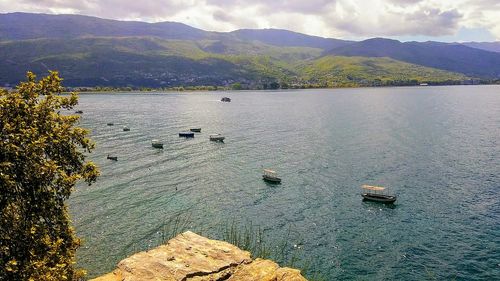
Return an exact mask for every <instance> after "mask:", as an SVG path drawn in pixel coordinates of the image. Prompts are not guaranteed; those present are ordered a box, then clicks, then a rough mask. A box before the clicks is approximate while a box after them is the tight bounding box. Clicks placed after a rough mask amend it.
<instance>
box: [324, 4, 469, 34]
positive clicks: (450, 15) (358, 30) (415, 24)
mask: <svg viewBox="0 0 500 281" xmlns="http://www.w3.org/2000/svg"><path fill="white" fill-rule="evenodd" d="M461 18H462V15H461V14H460V13H459V12H458V11H457V10H455V9H453V10H449V11H441V10H439V9H436V8H426V7H421V8H420V9H419V10H417V11H415V12H413V13H408V14H400V13H396V12H391V11H389V12H387V14H386V15H382V16H380V17H379V18H378V20H377V23H376V24H369V23H366V22H364V21H362V20H359V19H355V20H353V19H352V18H349V19H347V20H341V19H333V20H330V21H329V22H330V23H331V24H333V26H335V27H336V28H337V29H339V30H342V31H344V32H347V33H348V34H356V35H361V36H402V35H424V36H441V35H451V34H454V33H455V32H456V31H457V30H458V28H459V21H460V19H461Z"/></svg>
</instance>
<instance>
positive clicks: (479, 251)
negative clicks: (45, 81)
mask: <svg viewBox="0 0 500 281" xmlns="http://www.w3.org/2000/svg"><path fill="white" fill-rule="evenodd" d="M223 96H229V97H231V98H232V102H230V103H223V102H220V101H219V100H220V98H221V97H223ZM78 109H81V110H83V111H84V114H83V115H82V120H81V125H82V126H83V127H86V128H89V129H91V131H92V133H91V135H92V138H93V139H94V140H95V141H96V143H97V148H96V149H95V151H94V152H93V153H92V154H91V155H90V156H89V157H90V159H91V160H93V161H95V162H96V163H97V164H98V165H99V166H100V167H101V172H102V176H101V177H100V178H99V180H98V181H97V183H96V184H94V185H92V186H90V187H89V186H86V185H83V184H82V185H79V186H78V187H77V189H76V191H75V192H74V194H73V195H72V198H71V199H70V202H69V204H70V209H71V214H72V218H73V220H74V224H75V227H76V230H77V232H78V235H79V236H81V237H82V238H83V239H84V246H83V247H82V248H81V249H80V250H79V252H78V258H79V265H81V266H83V267H85V268H87V269H88V271H89V275H90V276H96V275H97V274H101V273H104V272H107V271H110V270H112V269H113V268H114V267H115V265H116V263H117V262H118V261H119V260H121V259H122V258H124V257H125V256H126V255H128V254H130V253H132V252H134V251H138V250H141V249H146V248H147V247H152V246H154V245H156V244H157V243H158V241H159V239H160V238H159V233H160V232H161V230H162V227H163V225H164V224H165V222H166V221H168V219H169V218H171V217H172V216H174V215H177V214H183V215H185V216H187V217H189V221H190V224H192V226H193V228H198V229H199V228H200V227H202V228H203V231H204V233H207V235H211V236H217V227H218V226H220V225H224V224H228V223H231V222H233V221H236V222H239V223H242V224H247V223H249V222H252V223H253V225H258V226H260V227H261V228H262V229H264V231H265V234H266V236H267V237H268V239H269V240H270V242H276V243H278V242H279V241H280V239H282V237H284V235H286V234H287V233H288V237H289V239H290V242H291V245H293V244H297V245H299V247H297V248H294V247H292V246H290V247H289V248H287V249H286V250H287V251H288V252H289V253H292V252H293V251H302V252H303V254H304V255H305V256H306V258H308V259H311V260H312V261H314V262H313V269H314V270H316V271H318V272H321V273H322V274H323V275H324V276H326V277H327V280H335V279H338V280H433V279H435V280H436V279H437V280H442V279H446V280H451V279H455V280H493V279H495V278H498V277H499V276H500V226H499V225H500V224H499V223H500V200H499V195H500V192H499V190H500V87H498V86H456V87H408V88H368V89H336V90H304V91H277V92H219V93H218V92H210V93H182V94H175V93H174V94H172V93H168V94H164V93H163V94H155V93H147V94H140V93H137V94H134V93H129V94H85V95H81V96H80V105H79V106H78ZM108 122H113V123H114V124H115V125H114V126H107V125H106V123H108ZM124 125H126V126H128V127H130V129H131V130H130V131H129V132H123V131H122V126H124ZM190 127H191V128H193V127H201V128H202V133H201V134H196V137H195V138H194V139H184V138H179V137H178V132H180V131H184V130H186V129H188V128H190ZM210 133H221V134H224V135H225V136H226V142H225V143H214V142H210V141H209V140H208V135H209V134H210ZM151 139H161V140H163V141H164V143H165V146H164V149H163V150H157V149H153V148H152V147H151ZM107 154H111V155H113V156H118V161H117V162H114V161H110V160H107V159H106V156H107ZM262 168H272V169H275V170H276V171H278V172H279V173H280V175H281V177H282V178H283V183H282V184H281V185H278V186H272V185H269V184H266V183H265V182H263V181H262V179H261V174H262ZM362 184H373V185H383V186H387V187H390V188H391V190H392V191H393V192H394V193H396V194H397V195H398V200H397V202H396V204H395V206H394V207H392V208H390V207H386V206H384V205H380V204H374V203H368V202H363V201H362V200H361V196H360V192H361V190H360V186H361V185H362ZM299 248H300V249H299ZM497 280H498V279H497Z"/></svg>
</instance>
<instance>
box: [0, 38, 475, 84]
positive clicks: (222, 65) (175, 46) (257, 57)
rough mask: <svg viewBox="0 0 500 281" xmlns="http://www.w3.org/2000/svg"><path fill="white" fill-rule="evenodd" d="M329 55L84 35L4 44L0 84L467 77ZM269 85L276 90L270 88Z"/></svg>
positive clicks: (234, 43) (233, 43)
mask: <svg viewBox="0 0 500 281" xmlns="http://www.w3.org/2000/svg"><path fill="white" fill-rule="evenodd" d="M323 51H324V50H322V49H319V48H311V47H286V46H281V47H280V46H274V45H268V44H264V43H262V42H259V41H253V42H248V41H243V40H240V39H237V38H229V39H223V40H216V39H202V40H175V39H161V38H158V37H147V36H146V37H145V36H140V37H137V36H134V37H80V38H73V39H61V38H59V39H55V38H51V39H30V40H17V41H7V42H1V43H0V63H1V65H2V67H1V68H0V85H12V84H16V83H18V82H19V81H20V80H22V79H23V77H24V74H25V72H26V71H28V70H30V71H34V72H35V73H37V74H39V75H42V74H45V73H46V72H47V70H49V69H50V70H59V71H60V72H61V75H62V76H63V77H64V78H65V85H66V86H90V87H94V86H110V87H166V88H168V87H177V86H196V85H206V86H208V85H211V86H230V85H232V84H234V83H240V84H242V85H243V87H244V88H254V89H258V88H269V87H270V88H275V87H276V85H278V84H280V85H282V86H283V87H286V86H293V87H311V86H312V87H339V86H366V85H408V84H418V83H422V82H427V83H435V84H440V83H456V82H458V81H461V80H464V79H466V77H465V76H464V75H461V74H454V73H450V72H446V71H442V70H437V69H433V68H428V67H422V66H418V65H413V64H409V63H403V62H400V61H396V60H394V59H389V58H362V57H339V56H326V57H321V55H322V53H323ZM271 84H273V85H272V86H271Z"/></svg>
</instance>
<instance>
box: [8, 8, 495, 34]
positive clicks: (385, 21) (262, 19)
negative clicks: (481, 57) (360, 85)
mask: <svg viewBox="0 0 500 281" xmlns="http://www.w3.org/2000/svg"><path fill="white" fill-rule="evenodd" d="M0 12H1V13H7V12H38V13H51V14H60V13H65V14H84V15H91V16H97V17H102V18H110V19H119V20H141V21H148V22H158V21H177V22H182V23H186V24H189V25H191V26H194V27H197V28H201V29H205V30H215V31H231V30H235V29H239V28H282V29H289V30H293V31H297V32H302V33H306V34H312V35H319V36H324V37H335V38H344V39H357V40H359V39H365V38H370V37H389V38H395V39H400V40H403V41H409V40H417V41H425V40H438V41H495V40H500V0H0Z"/></svg>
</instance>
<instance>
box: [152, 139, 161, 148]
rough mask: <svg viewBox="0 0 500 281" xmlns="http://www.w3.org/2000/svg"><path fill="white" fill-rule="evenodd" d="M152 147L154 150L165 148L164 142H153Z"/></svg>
mask: <svg viewBox="0 0 500 281" xmlns="http://www.w3.org/2000/svg"><path fill="white" fill-rule="evenodd" d="M151 146H152V147H154V148H163V142H161V141H160V140H152V141H151Z"/></svg>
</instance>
